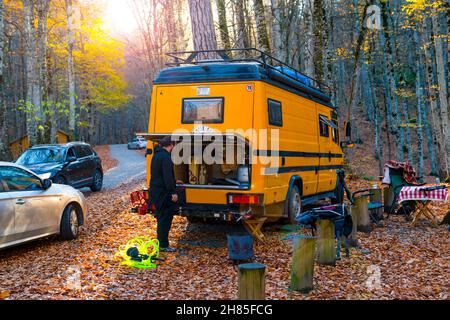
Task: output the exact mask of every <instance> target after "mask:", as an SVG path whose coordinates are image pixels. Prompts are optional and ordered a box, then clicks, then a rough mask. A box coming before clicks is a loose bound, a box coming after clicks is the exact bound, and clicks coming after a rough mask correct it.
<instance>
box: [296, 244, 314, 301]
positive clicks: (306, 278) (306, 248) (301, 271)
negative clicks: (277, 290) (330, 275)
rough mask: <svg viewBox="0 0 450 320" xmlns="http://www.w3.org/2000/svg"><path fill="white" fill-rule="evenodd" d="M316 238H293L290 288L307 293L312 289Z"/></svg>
mask: <svg viewBox="0 0 450 320" xmlns="http://www.w3.org/2000/svg"><path fill="white" fill-rule="evenodd" d="M315 249H316V238H314V237H302V238H298V239H295V242H294V254H293V256H292V268H291V290H294V291H299V292H301V293H308V292H310V291H311V290H313V287H314V286H313V278H314V253H315Z"/></svg>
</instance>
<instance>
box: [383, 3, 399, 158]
mask: <svg viewBox="0 0 450 320" xmlns="http://www.w3.org/2000/svg"><path fill="white" fill-rule="evenodd" d="M380 3H381V8H382V18H383V30H382V31H381V33H383V37H384V40H385V48H384V50H385V53H384V57H385V59H384V61H385V66H384V68H385V73H386V80H387V83H388V88H387V89H388V90H389V92H386V94H388V96H387V97H386V98H387V99H388V100H389V101H388V104H389V105H390V109H391V110H390V111H391V115H390V124H391V126H390V130H391V133H392V134H393V135H395V137H396V146H397V160H398V161H403V160H404V152H403V146H404V141H402V137H403V136H402V135H401V129H400V128H399V124H400V122H401V121H399V120H400V119H401V117H400V113H399V108H398V96H397V84H396V80H395V68H394V62H395V61H396V57H395V51H394V47H395V43H394V41H393V39H392V37H391V32H392V28H391V25H390V21H389V17H388V15H389V12H390V10H391V8H390V6H389V3H387V2H384V1H380ZM388 112H389V111H388ZM403 140H404V137H403Z"/></svg>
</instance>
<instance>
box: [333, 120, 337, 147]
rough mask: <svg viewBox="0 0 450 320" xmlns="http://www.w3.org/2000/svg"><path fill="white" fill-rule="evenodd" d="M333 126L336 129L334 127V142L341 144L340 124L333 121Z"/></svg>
mask: <svg viewBox="0 0 450 320" xmlns="http://www.w3.org/2000/svg"><path fill="white" fill-rule="evenodd" d="M333 124H334V125H335V127H333V129H332V134H333V142H334V143H336V144H339V129H338V128H339V124H338V122H337V121H336V120H333Z"/></svg>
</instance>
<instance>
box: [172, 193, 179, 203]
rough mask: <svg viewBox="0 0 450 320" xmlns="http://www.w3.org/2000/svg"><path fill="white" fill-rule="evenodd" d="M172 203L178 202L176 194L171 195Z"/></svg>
mask: <svg viewBox="0 0 450 320" xmlns="http://www.w3.org/2000/svg"><path fill="white" fill-rule="evenodd" d="M172 202H178V195H177V194H173V195H172Z"/></svg>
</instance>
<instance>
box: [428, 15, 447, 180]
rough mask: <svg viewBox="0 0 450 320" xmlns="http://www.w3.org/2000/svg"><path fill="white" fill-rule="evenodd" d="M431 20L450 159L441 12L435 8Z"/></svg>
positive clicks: (442, 113)
mask: <svg viewBox="0 0 450 320" xmlns="http://www.w3.org/2000/svg"><path fill="white" fill-rule="evenodd" d="M431 20H432V24H433V33H434V46H435V50H436V68H437V78H438V85H439V101H440V104H441V106H440V116H441V121H442V136H443V139H444V141H443V142H444V146H445V154H446V155H447V156H446V157H447V159H448V158H449V157H450V119H449V112H448V108H449V101H448V90H447V80H446V73H445V70H446V69H447V68H446V65H447V63H446V61H445V60H444V44H443V40H442V37H441V36H440V35H441V26H440V23H439V12H438V11H437V10H436V9H435V8H433V9H432V13H431ZM445 171H446V174H447V177H450V161H448V160H447V168H445Z"/></svg>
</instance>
